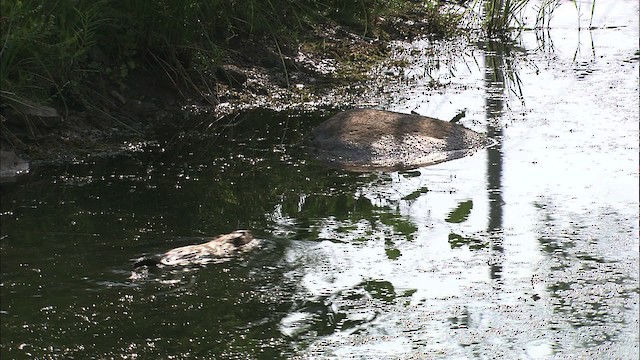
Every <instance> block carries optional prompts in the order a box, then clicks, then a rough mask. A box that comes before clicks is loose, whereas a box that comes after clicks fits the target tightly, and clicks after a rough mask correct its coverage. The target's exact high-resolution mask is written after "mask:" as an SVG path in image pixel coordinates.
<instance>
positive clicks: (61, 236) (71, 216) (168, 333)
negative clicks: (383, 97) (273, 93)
mask: <svg viewBox="0 0 640 360" xmlns="http://www.w3.org/2000/svg"><path fill="white" fill-rule="evenodd" d="M597 5H598V6H599V9H601V10H600V11H598V12H596V16H595V18H594V21H593V23H592V24H591V26H592V27H593V29H592V30H588V29H582V31H577V30H576V26H577V22H578V20H577V18H576V16H575V14H571V13H570V11H571V10H572V8H571V7H569V8H567V9H566V11H567V12H568V14H565V15H560V16H556V18H555V20H554V21H555V22H553V23H552V25H553V26H552V30H551V31H549V32H548V33H545V34H543V35H541V34H540V33H536V32H524V33H523V34H522V35H521V43H520V44H519V45H518V46H516V47H513V46H505V45H504V44H501V43H499V42H485V43H482V44H479V45H478V46H475V47H471V46H468V47H464V51H462V52H461V54H457V55H456V56H455V60H456V61H455V64H457V65H451V64H452V63H448V64H449V65H447V66H440V68H438V65H440V64H445V63H446V62H445V59H442V58H441V59H438V58H433V57H429V56H426V55H425V54H427V53H428V52H429V51H430V50H429V49H430V48H431V47H432V46H434V44H430V43H429V42H427V41H415V42H413V43H411V44H397V45H398V50H397V52H396V57H398V58H402V59H404V60H406V61H407V62H408V63H409V64H410V65H409V67H408V68H407V69H405V70H403V71H402V73H400V74H399V81H398V84H390V85H393V86H390V89H391V88H393V91H391V90H390V96H389V97H388V98H387V101H386V102H385V103H384V104H379V105H380V107H383V108H385V109H389V110H395V111H401V112H409V111H412V110H413V111H416V112H418V113H420V114H423V115H429V116H433V117H438V118H442V119H449V118H452V117H453V116H455V115H456V114H457V113H458V111H460V110H463V109H466V116H465V117H464V118H463V119H462V120H461V123H462V124H464V125H465V126H467V127H469V128H472V129H473V130H476V131H481V132H485V133H487V134H488V135H489V136H491V137H492V138H494V139H496V140H497V144H496V145H495V146H493V147H491V148H489V149H486V150H484V151H480V152H478V153H476V154H475V155H473V156H470V157H466V158H463V159H458V160H455V161H451V162H447V163H442V164H438V165H435V166H430V167H425V168H420V169H416V170H414V171H405V172H393V173H368V174H357V173H348V172H343V171H339V170H333V169H327V168H325V167H323V166H322V165H321V164H319V163H316V162H315V161H313V160H311V159H309V157H308V156H307V155H306V152H305V148H304V140H305V136H306V135H308V134H309V132H310V129H311V127H313V126H314V125H316V124H318V123H319V122H321V121H322V120H324V119H326V118H327V117H328V116H330V115H331V114H333V113H335V111H331V110H327V111H323V112H314V113H304V112H295V113H294V112H279V113H277V112H272V111H266V110H257V111H251V112H247V113H242V114H237V115H235V116H232V117H229V118H225V119H224V120H223V121H221V122H218V123H217V125H219V126H213V127H210V128H203V127H198V126H194V125H190V124H188V123H187V124H185V123H182V125H181V127H177V128H175V129H167V131H166V132H163V133H159V134H158V136H157V138H156V139H155V140H154V141H150V142H148V143H142V144H128V145H127V148H128V151H127V152H126V153H125V154H123V155H119V156H113V157H106V158H104V157H102V158H90V159H83V160H78V161H75V162H71V163H66V164H62V165H49V166H42V167H39V168H36V169H34V172H33V173H32V174H30V175H28V176H27V177H26V178H24V179H22V180H21V181H19V182H16V183H11V184H2V188H1V190H2V203H1V213H0V214H1V221H2V235H1V238H0V254H1V256H2V261H1V263H0V266H1V274H2V279H1V287H0V291H1V300H2V302H1V304H0V320H1V322H2V337H1V348H0V350H1V357H2V359H19V358H37V359H46V358H52V359H53V358H57V359H67V358H78V359H84V358H99V359H103V358H104V359H108V358H125V359H136V358H140V359H147V358H149V359H155V358H163V359H180V358H185V359H186V358H189V359H192V358H211V359H213V358H215V359H276V358H283V359H284V358H300V359H324V358H326V359H333V358H339V359H372V358H376V359H476V358H477V359H496V358H504V359H570V358H575V359H604V358H606V359H637V358H638V355H639V350H638V341H639V330H638V326H639V325H638V312H639V310H640V309H639V306H638V297H639V283H638V281H639V279H638V278H639V276H638V271H639V265H638V261H639V255H638V249H639V231H640V229H639V225H638V209H639V204H638V198H639V194H638V185H639V176H638V164H639V155H638V151H639V146H638V138H639V131H638V119H639V110H638V109H639V100H638V80H639V79H638V71H639V68H638V52H637V51H638V47H637V39H638V19H637V14H638V4H637V2H636V1H615V2H614V1H609V2H607V1H602V2H600V1H598V4H597ZM565 7H566V6H565ZM561 14H562V13H561ZM585 22H586V23H585ZM588 23H589V19H588V18H586V19H585V18H583V19H581V20H580V24H582V26H585V27H588V26H589V24H588ZM551 46H552V47H553V48H551ZM540 48H542V49H540ZM442 56H445V55H442ZM465 64H467V65H465ZM432 80H436V81H439V82H442V83H448V86H446V87H444V88H441V89H437V90H433V88H432V87H431V86H430V84H431V83H432ZM401 84H405V85H404V86H401ZM205 120H206V119H205ZM198 121H202V119H201V118H199V119H193V122H194V123H195V122H198ZM235 229H250V230H252V231H253V233H254V235H255V236H256V237H258V238H260V239H261V240H262V247H261V249H260V250H258V251H256V252H253V253H251V254H247V255H244V256H242V257H239V258H236V259H233V260H231V261H228V262H221V263H215V264H208V265H206V266H204V267H192V268H186V269H184V268H180V269H175V268H163V269H158V270H155V271H150V272H148V273H142V274H137V275H138V276H135V277H133V278H132V261H133V260H134V259H136V258H138V257H140V256H143V255H145V254H153V253H157V252H163V251H166V250H168V249H170V248H173V247H177V246H182V245H187V244H192V243H195V242H200V241H202V238H203V237H207V236H213V235H217V234H220V233H225V232H230V231H233V230H235Z"/></svg>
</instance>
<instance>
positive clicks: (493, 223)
mask: <svg viewBox="0 0 640 360" xmlns="http://www.w3.org/2000/svg"><path fill="white" fill-rule="evenodd" d="M507 51H508V50H507ZM484 59H485V61H484V64H485V87H486V91H487V98H486V108H487V109H486V113H487V135H488V136H489V138H491V139H497V140H499V141H500V139H501V138H502V127H501V124H500V118H501V116H502V111H503V106H504V104H503V100H502V97H503V93H504V90H505V77H504V72H503V66H504V59H505V46H504V44H503V43H501V42H496V41H487V43H486V49H485V51H484ZM499 141H498V143H497V144H496V145H494V146H491V147H490V148H489V149H487V158H488V164H487V166H488V168H487V183H488V190H489V225H488V232H489V234H492V235H494V236H492V245H491V248H492V250H493V251H494V252H497V253H502V252H503V251H504V249H503V246H502V237H501V235H500V234H501V229H502V145H501V143H500V142H499ZM497 258H501V257H497ZM501 274H502V264H501V263H492V264H491V268H490V275H491V278H492V279H496V280H500V278H501Z"/></svg>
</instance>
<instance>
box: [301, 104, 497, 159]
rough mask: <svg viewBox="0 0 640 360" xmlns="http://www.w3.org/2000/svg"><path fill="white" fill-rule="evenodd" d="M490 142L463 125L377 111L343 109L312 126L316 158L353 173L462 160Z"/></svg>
mask: <svg viewBox="0 0 640 360" xmlns="http://www.w3.org/2000/svg"><path fill="white" fill-rule="evenodd" d="M490 143H491V141H490V140H489V139H488V138H487V137H486V136H484V135H482V134H479V133H477V132H475V131H473V130H469V129H467V128H465V127H463V126H461V125H458V124H455V123H451V122H448V121H443V120H438V119H433V118H430V117H426V116H420V115H412V114H401V113H395V112H391V111H382V110H373V109H355V110H349V111H345V112H342V113H339V114H337V115H335V116H333V117H332V118H330V119H328V120H326V121H325V122H323V123H321V124H320V125H318V126H317V127H315V128H314V129H313V130H312V138H311V148H312V152H313V154H314V155H315V157H316V158H317V159H318V160H320V161H322V162H325V163H327V164H328V165H330V166H332V167H337V168H340V169H344V170H350V171H375V170H392V171H393V170H407V169H413V168H417V167H421V166H427V165H433V164H437V163H441V162H444V161H449V160H453V159H458V158H461V157H464V156H467V155H470V154H472V153H474V152H475V151H476V150H478V149H480V148H483V147H486V146H488V145H489V144H490Z"/></svg>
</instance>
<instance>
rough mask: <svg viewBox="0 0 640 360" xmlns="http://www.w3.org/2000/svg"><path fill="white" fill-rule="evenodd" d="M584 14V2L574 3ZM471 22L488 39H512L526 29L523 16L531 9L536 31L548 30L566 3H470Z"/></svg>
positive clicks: (531, 0) (538, 0) (501, 0)
mask: <svg viewBox="0 0 640 360" xmlns="http://www.w3.org/2000/svg"><path fill="white" fill-rule="evenodd" d="M570 1H571V2H572V3H573V4H574V6H575V7H576V8H577V9H578V11H579V12H580V6H581V5H580V2H579V1H578V0H570ZM466 2H468V3H469V4H468V5H467V11H466V12H467V15H468V16H466V18H467V19H471V20H470V22H471V23H479V27H480V28H481V29H482V30H483V32H484V33H485V34H486V35H487V36H488V37H504V38H507V37H510V34H511V33H512V32H514V31H516V32H517V31H522V30H523V29H524V28H525V24H524V21H523V12H524V11H525V9H526V8H528V7H533V8H534V9H535V11H536V19H535V24H534V27H535V28H537V29H542V28H548V27H549V22H550V20H551V18H552V16H553V13H554V11H555V10H556V9H557V8H558V6H560V5H561V3H563V2H566V1H563V0H470V1H466ZM595 4H596V1H595V0H592V1H591V9H590V10H591V19H593V14H594V11H595ZM472 27H473V26H472Z"/></svg>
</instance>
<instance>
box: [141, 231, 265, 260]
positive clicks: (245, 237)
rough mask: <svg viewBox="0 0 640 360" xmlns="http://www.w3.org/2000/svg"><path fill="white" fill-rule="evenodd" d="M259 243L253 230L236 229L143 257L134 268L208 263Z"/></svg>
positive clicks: (248, 249)
mask: <svg viewBox="0 0 640 360" xmlns="http://www.w3.org/2000/svg"><path fill="white" fill-rule="evenodd" d="M258 245H259V241H258V240H256V239H254V238H253V236H252V235H251V232H249V231H248V230H236V231H234V232H232V233H229V234H224V235H220V236H218V237H215V238H213V239H212V240H210V241H208V242H206V243H203V244H196V245H188V246H182V247H179V248H175V249H172V250H169V251H167V252H165V253H163V254H158V255H155V256H150V257H145V258H142V259H140V260H138V261H137V262H136V263H135V264H133V268H134V269H135V268H138V267H141V266H157V265H169V266H176V265H177V266H184V265H189V264H197V263H207V262H210V261H214V260H215V259H224V258H229V257H231V256H233V255H235V254H238V253H244V252H247V251H250V250H252V249H254V248H256V247H257V246H258Z"/></svg>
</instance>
